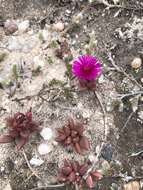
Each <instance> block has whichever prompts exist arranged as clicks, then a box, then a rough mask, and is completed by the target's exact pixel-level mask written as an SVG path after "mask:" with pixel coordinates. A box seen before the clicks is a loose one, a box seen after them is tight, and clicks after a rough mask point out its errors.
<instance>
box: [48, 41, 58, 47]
mask: <svg viewBox="0 0 143 190" xmlns="http://www.w3.org/2000/svg"><path fill="white" fill-rule="evenodd" d="M48 47H49V48H57V47H58V43H57V41H56V40H52V41H51V43H50V44H49V46H48Z"/></svg>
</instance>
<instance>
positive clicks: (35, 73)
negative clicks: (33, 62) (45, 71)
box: [32, 66, 41, 77]
mask: <svg viewBox="0 0 143 190" xmlns="http://www.w3.org/2000/svg"><path fill="white" fill-rule="evenodd" d="M40 73H41V66H38V67H37V68H36V69H34V70H32V76H33V77H36V76H38V75H39V74H40Z"/></svg>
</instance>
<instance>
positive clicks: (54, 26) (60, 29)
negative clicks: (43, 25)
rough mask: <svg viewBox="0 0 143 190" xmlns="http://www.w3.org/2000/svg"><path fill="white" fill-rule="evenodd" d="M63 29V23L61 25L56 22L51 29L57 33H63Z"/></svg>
mask: <svg viewBox="0 0 143 190" xmlns="http://www.w3.org/2000/svg"><path fill="white" fill-rule="evenodd" d="M64 27H65V26H64V23H62V22H58V23H56V24H53V29H54V30H56V31H59V32H61V31H63V30H64Z"/></svg>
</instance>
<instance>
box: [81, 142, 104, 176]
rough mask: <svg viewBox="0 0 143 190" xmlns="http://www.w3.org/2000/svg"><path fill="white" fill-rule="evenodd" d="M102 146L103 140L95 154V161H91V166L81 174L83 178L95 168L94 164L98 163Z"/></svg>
mask: <svg viewBox="0 0 143 190" xmlns="http://www.w3.org/2000/svg"><path fill="white" fill-rule="evenodd" d="M103 146H104V142H102V144H101V147H100V150H99V152H98V154H97V155H96V157H95V161H94V162H93V164H92V166H91V167H90V168H89V169H88V171H87V172H86V174H85V175H84V176H83V177H84V179H86V178H87V177H88V174H89V173H90V172H91V171H92V170H93V169H94V168H95V166H96V164H97V163H98V161H99V158H100V156H101V152H102V148H103Z"/></svg>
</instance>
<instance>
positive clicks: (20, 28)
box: [18, 20, 30, 33]
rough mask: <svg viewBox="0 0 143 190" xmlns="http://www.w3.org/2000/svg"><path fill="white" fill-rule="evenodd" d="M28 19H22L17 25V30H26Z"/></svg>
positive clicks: (22, 31) (21, 31)
mask: <svg viewBox="0 0 143 190" xmlns="http://www.w3.org/2000/svg"><path fill="white" fill-rule="evenodd" d="M29 25H30V23H29V20H24V21H23V22H21V23H20V24H19V25H18V30H19V32H20V33H24V32H26V31H27V30H28V28H29Z"/></svg>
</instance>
